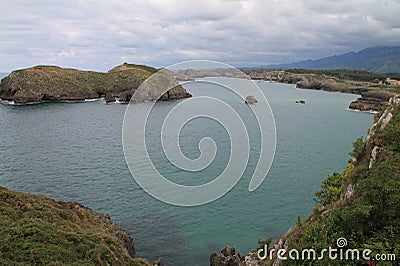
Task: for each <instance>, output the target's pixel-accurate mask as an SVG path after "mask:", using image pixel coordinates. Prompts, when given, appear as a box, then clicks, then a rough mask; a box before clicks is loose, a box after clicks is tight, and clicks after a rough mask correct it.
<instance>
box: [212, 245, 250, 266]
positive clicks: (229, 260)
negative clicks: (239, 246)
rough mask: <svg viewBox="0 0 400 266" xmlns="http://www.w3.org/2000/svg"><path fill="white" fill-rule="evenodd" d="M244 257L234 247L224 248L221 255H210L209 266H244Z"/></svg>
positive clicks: (214, 253)
mask: <svg viewBox="0 0 400 266" xmlns="http://www.w3.org/2000/svg"><path fill="white" fill-rule="evenodd" d="M244 265H245V257H244V256H242V254H240V252H238V254H236V249H235V247H229V246H225V247H224V248H223V249H221V253H219V254H218V253H217V252H215V251H214V252H213V253H211V255H210V266H244Z"/></svg>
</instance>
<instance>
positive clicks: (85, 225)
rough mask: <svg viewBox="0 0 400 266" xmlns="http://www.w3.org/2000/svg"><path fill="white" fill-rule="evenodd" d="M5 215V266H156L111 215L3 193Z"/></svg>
mask: <svg viewBox="0 0 400 266" xmlns="http://www.w3.org/2000/svg"><path fill="white" fill-rule="evenodd" d="M0 210H1V221H2V222H1V223H0V225H1V226H0V247H1V248H0V249H1V253H0V254H1V256H0V265H14V264H15V263H17V264H20V265H53V264H57V265H64V264H68V265H142V266H145V265H148V266H150V265H151V264H150V263H149V262H148V261H147V260H144V259H140V258H135V248H134V245H133V241H132V237H131V236H130V235H129V234H128V233H127V232H125V231H124V230H123V229H121V228H120V227H119V226H118V225H117V224H116V223H114V222H113V221H112V220H111V219H110V216H109V215H108V214H101V213H97V212H94V211H93V210H91V209H89V208H87V207H85V206H83V205H82V204H79V203H75V202H64V201H57V200H54V199H50V198H48V197H45V196H39V195H32V194H28V193H23V192H17V191H12V190H8V189H6V188H4V187H0ZM9 236H12V237H9Z"/></svg>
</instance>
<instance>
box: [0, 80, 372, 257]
mask: <svg viewBox="0 0 400 266" xmlns="http://www.w3.org/2000/svg"><path fill="white" fill-rule="evenodd" d="M232 82H234V81H232ZM241 82H243V81H241ZM249 82H250V81H249ZM258 85H259V86H260V87H261V89H262V91H263V92H264V94H265V95H266V96H267V98H268V100H269V103H270V106H271V109H272V111H273V113H274V116H275V121H276V127H277V149H276V154H275V160H274V162H273V165H272V167H271V170H270V173H269V175H268V177H267V179H266V180H265V181H264V182H263V184H262V185H261V186H260V187H259V188H258V189H257V190H256V191H254V192H251V193H250V192H249V191H248V190H247V188H248V184H249V181H250V178H251V175H252V171H254V167H255V165H256V163H257V159H258V157H257V154H258V152H259V140H258V138H257V136H258V134H259V132H258V131H257V123H256V121H255V120H254V117H252V115H251V113H250V112H249V110H248V108H247V106H246V105H244V104H243V103H242V102H241V101H240V99H238V98H237V96H235V95H233V94H231V93H229V92H227V91H226V90H223V89H221V88H219V87H216V86H212V85H209V84H199V83H195V84H188V85H185V87H186V88H187V90H189V91H190V92H191V93H192V94H193V95H194V96H197V95H212V96H214V97H220V98H222V99H224V100H225V101H226V102H227V103H229V104H230V105H231V106H232V107H233V108H235V109H236V110H238V112H239V113H241V115H243V117H245V120H246V126H247V128H248V130H249V135H250V142H251V153H250V161H249V165H248V168H246V171H245V174H244V176H243V177H242V179H241V180H240V181H239V183H238V184H237V185H236V186H235V187H234V188H233V189H232V190H231V191H230V192H229V193H228V194H226V195H225V196H223V197H222V198H220V199H219V200H217V201H215V202H212V203H209V204H206V205H202V206H199V207H189V208H188V207H176V206H170V205H168V204H165V203H162V202H160V201H158V200H155V199H154V198H152V197H151V196H149V195H148V194H146V193H145V192H144V191H143V190H142V189H141V188H140V187H139V186H138V185H137V184H136V183H135V181H134V180H133V178H132V176H131V175H130V172H129V170H128V168H127V166H126V163H125V159H124V155H123V150H122V141H121V131H122V122H123V118H124V112H125V109H126V105H123V104H104V103H102V102H99V101H97V102H87V103H59V104H40V105H27V106H13V105H0V138H1V140H2V145H1V146H0V158H1V160H0V185H1V186H5V187H8V188H10V189H16V190H22V191H27V192H32V193H37V194H44V195H47V196H50V197H54V198H57V199H63V200H73V201H78V202H82V203H83V204H85V205H87V206H89V207H91V208H93V209H94V210H96V211H99V212H105V213H109V214H110V215H111V217H112V219H113V220H114V221H116V222H117V223H119V224H120V225H121V226H122V227H123V228H124V229H126V230H127V231H128V232H129V233H130V234H131V235H132V236H133V238H134V243H135V247H136V250H137V255H138V256H139V257H140V256H142V257H145V258H148V259H150V260H154V259H157V258H159V257H162V258H163V261H164V262H165V263H166V264H167V265H189V264H190V265H208V261H209V254H210V253H211V252H212V251H214V250H219V249H221V248H222V247H223V246H225V245H227V244H228V245H235V246H236V247H237V248H238V249H240V251H241V252H242V253H247V252H248V251H249V250H250V249H252V248H254V247H256V246H257V240H258V239H260V238H266V237H268V236H272V237H279V236H280V235H282V234H283V233H284V232H285V231H286V230H287V229H288V228H289V227H291V226H293V225H294V221H295V220H296V217H297V215H301V216H302V217H305V216H306V215H308V214H309V213H310V212H311V209H312V206H313V205H314V203H313V200H312V198H313V196H314V195H313V193H314V192H315V191H316V190H318V188H319V186H320V184H321V182H322V180H323V179H324V178H325V177H326V176H327V175H329V174H331V173H332V172H334V171H342V170H343V168H344V167H345V165H346V163H347V160H348V157H349V156H348V155H347V153H348V152H349V151H350V150H351V143H352V141H354V140H355V139H356V138H357V137H359V136H361V135H365V134H366V130H367V128H368V127H369V126H370V125H371V122H372V118H373V116H372V115H371V114H367V113H360V112H353V111H349V110H347V106H348V104H349V102H350V101H351V100H353V99H355V98H357V95H346V94H337V93H327V92H321V91H312V90H298V89H295V88H294V86H292V85H285V84H276V83H265V82H260V83H258ZM243 89H244V90H245V89H246V88H245V86H244V88H243ZM298 99H304V100H306V104H305V105H298V104H294V101H295V100H298ZM177 103H178V101H177V102H161V103H158V104H157V105H156V107H155V109H154V110H153V112H152V114H151V116H152V118H153V120H152V121H153V122H152V123H150V124H149V129H148V133H147V138H148V141H149V142H150V143H151V145H150V146H149V154H150V155H151V156H153V157H154V158H157V160H156V161H155V165H156V167H157V168H158V169H159V171H160V172H162V173H164V174H165V175H167V176H168V178H170V179H171V180H176V179H178V177H179V180H183V181H182V182H184V183H185V182H187V184H199V183H204V182H207V181H210V180H212V179H213V177H214V176H216V175H218V174H219V173H220V172H221V171H222V170H223V168H224V166H225V165H226V162H227V160H228V157H229V151H230V145H229V141H227V139H228V134H227V132H226V131H225V130H224V129H223V127H221V126H220V125H219V124H218V123H216V122H215V121H211V120H209V119H196V120H193V121H191V122H190V123H189V124H188V125H187V126H185V127H184V128H183V129H182V132H181V144H182V150H183V152H184V153H185V154H186V155H187V156H188V157H190V158H196V157H197V156H198V155H199V151H198V149H197V144H198V141H199V140H200V139H201V138H203V137H204V136H211V137H212V138H213V139H214V140H215V142H216V143H217V146H218V152H217V155H216V159H215V161H214V162H213V164H212V165H211V166H210V167H209V168H207V169H206V170H205V171H204V172H202V174H201V175H200V179H196V180H193V179H191V177H192V176H193V175H191V174H188V173H185V172H183V171H179V170H177V169H175V168H173V167H171V165H170V164H169V163H168V161H167V160H166V159H165V158H164V156H163V153H162V148H161V145H160V140H159V138H158V137H159V135H158V129H159V124H158V122H160V121H162V120H163V118H164V117H165V115H166V113H167V112H168V111H169V110H171V109H172V108H173V107H174V106H175V105H176V104H177ZM145 104H148V103H142V105H145ZM207 108H214V107H212V106H210V107H207ZM215 111H216V112H218V109H216V110H215ZM196 177H197V178H199V176H198V175H197V176H196Z"/></svg>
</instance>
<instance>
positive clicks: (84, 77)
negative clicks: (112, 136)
mask: <svg viewBox="0 0 400 266" xmlns="http://www.w3.org/2000/svg"><path fill="white" fill-rule="evenodd" d="M155 72H157V70H156V69H154V68H151V67H147V66H140V65H133V64H126V63H125V64H123V65H121V66H118V67H115V68H113V69H111V70H110V71H108V72H107V73H101V72H94V71H81V70H76V69H69V68H60V67H56V66H36V67H32V68H28V69H22V70H16V71H13V72H12V73H11V74H10V75H8V76H7V77H5V78H3V79H2V80H1V83H0V99H2V100H8V101H14V102H15V103H16V104H27V103H40V102H63V101H83V100H85V99H94V98H105V100H106V102H114V101H115V100H116V99H119V101H120V102H129V101H130V99H131V98H132V95H134V93H135V91H136V90H137V88H138V87H139V86H140V84H141V83H142V82H143V81H144V80H146V79H147V78H148V77H150V76H151V75H152V74H154V73H155ZM153 95H158V94H157V92H155V91H149V93H148V95H147V96H146V97H145V98H143V100H155V99H154V98H153ZM188 97H191V95H190V94H189V93H188V92H186V90H185V89H184V88H183V87H182V86H180V85H178V86H176V87H175V88H173V89H172V90H170V91H168V92H167V93H165V94H163V95H162V96H161V98H160V100H174V99H182V98H188Z"/></svg>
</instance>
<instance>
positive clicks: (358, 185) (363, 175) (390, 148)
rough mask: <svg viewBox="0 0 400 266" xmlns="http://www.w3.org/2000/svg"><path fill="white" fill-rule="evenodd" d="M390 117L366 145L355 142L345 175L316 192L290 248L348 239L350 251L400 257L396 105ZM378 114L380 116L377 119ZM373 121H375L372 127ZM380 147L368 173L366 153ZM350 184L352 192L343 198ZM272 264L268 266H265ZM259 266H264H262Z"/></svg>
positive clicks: (289, 235) (321, 245)
mask: <svg viewBox="0 0 400 266" xmlns="http://www.w3.org/2000/svg"><path fill="white" fill-rule="evenodd" d="M388 108H389V110H391V112H392V114H393V118H392V119H391V120H390V122H389V123H388V124H387V125H386V127H385V128H384V129H381V128H380V127H381V124H377V126H376V127H375V128H374V132H375V133H374V134H373V135H372V137H371V139H369V140H368V141H367V142H363V141H362V139H358V140H356V141H355V142H354V145H353V147H354V150H353V152H351V153H350V155H351V156H353V157H355V158H356V160H349V165H348V166H347V168H346V169H345V171H344V172H343V173H334V174H333V175H330V176H329V177H328V178H327V179H326V180H325V181H324V182H323V183H322V185H321V188H322V190H321V191H318V192H316V202H317V205H316V206H315V207H314V209H313V213H312V215H310V216H309V217H308V218H306V219H305V221H303V222H302V223H300V222H299V221H296V223H295V224H296V227H294V228H293V229H291V230H290V231H288V233H287V234H286V235H285V239H286V240H287V243H288V248H289V249H297V250H303V249H308V248H314V249H315V250H316V251H317V254H320V252H321V250H322V249H324V248H328V247H329V246H332V247H333V248H335V247H336V240H337V239H338V238H340V237H344V238H346V239H347V242H348V245H347V247H348V248H351V249H354V248H358V249H360V250H363V249H365V248H368V249H371V250H372V252H373V253H372V255H371V257H372V256H373V255H375V254H378V253H379V254H395V255H396V258H397V262H398V260H399V256H400V239H399V235H400V204H399V202H400V106H394V105H392V106H388ZM380 115H381V114H379V115H378V116H380ZM376 121H377V118H376V119H375V122H376ZM375 146H378V147H379V152H378V154H377V157H376V161H375V162H374V164H373V167H372V168H371V169H369V163H370V158H371V156H370V154H371V151H372V149H373V148H374V147H375ZM349 184H351V185H352V187H353V189H354V193H353V195H352V196H351V197H348V198H346V197H344V192H345V191H346V189H347V188H348V186H349ZM263 263H264V265H271V263H272V261H264V262H263ZM260 265H263V264H261V263H260ZM281 265H361V261H340V260H330V259H329V258H328V257H327V256H325V259H324V260H317V261H312V260H304V261H293V260H290V261H283V263H282V264H281ZM378 265H394V264H393V261H390V262H383V261H380V262H379V263H378Z"/></svg>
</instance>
